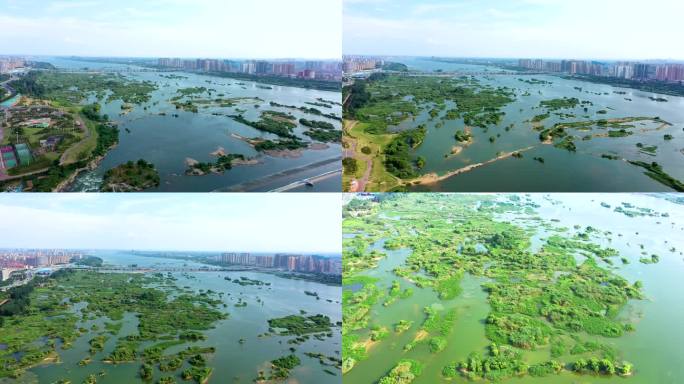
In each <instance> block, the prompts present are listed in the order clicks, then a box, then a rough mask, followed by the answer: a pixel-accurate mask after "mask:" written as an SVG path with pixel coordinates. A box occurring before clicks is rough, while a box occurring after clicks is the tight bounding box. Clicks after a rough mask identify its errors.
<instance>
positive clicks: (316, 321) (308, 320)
mask: <svg viewBox="0 0 684 384" xmlns="http://www.w3.org/2000/svg"><path fill="white" fill-rule="evenodd" d="M268 325H269V327H271V328H274V329H281V330H282V331H279V332H278V334H279V335H282V336H291V335H295V336H301V335H308V334H312V333H328V332H330V328H331V327H332V326H333V324H332V323H331V322H330V318H329V317H328V316H325V315H313V316H306V317H304V316H298V315H290V316H286V317H281V318H277V319H270V320H268Z"/></svg>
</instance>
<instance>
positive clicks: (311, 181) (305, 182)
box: [269, 169, 342, 192]
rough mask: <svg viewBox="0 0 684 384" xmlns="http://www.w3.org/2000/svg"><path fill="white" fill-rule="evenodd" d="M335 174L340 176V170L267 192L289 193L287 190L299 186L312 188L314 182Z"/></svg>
mask: <svg viewBox="0 0 684 384" xmlns="http://www.w3.org/2000/svg"><path fill="white" fill-rule="evenodd" d="M336 174H340V175H341V174H342V170H341V169H334V170H332V171H328V172H325V173H321V174H320V175H316V176H313V177H308V178H306V179H302V180H297V181H295V182H292V183H290V184H288V185H284V186H282V187H279V188H276V189H273V190H271V191H269V192H286V191H289V190H291V189H295V188H298V187H301V186H303V185H306V186H309V187H313V186H314V183H316V182H318V181H321V180H324V179H326V178H328V177H331V176H334V175H336Z"/></svg>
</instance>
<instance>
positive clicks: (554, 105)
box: [539, 97, 580, 111]
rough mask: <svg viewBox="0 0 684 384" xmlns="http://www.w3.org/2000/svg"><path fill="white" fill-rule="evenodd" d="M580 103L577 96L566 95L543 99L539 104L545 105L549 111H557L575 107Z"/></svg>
mask: <svg viewBox="0 0 684 384" xmlns="http://www.w3.org/2000/svg"><path fill="white" fill-rule="evenodd" d="M579 104H580V101H579V99H577V98H575V97H564V98H562V99H551V100H543V101H541V102H540V103H539V106H540V107H544V108H546V109H547V110H549V111H556V110H559V109H565V108H575V107H577V106H578V105H579Z"/></svg>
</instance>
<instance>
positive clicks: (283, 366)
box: [269, 355, 302, 380]
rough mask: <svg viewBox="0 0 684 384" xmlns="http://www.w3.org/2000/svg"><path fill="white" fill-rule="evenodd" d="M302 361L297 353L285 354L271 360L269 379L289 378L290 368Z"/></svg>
mask: <svg viewBox="0 0 684 384" xmlns="http://www.w3.org/2000/svg"><path fill="white" fill-rule="evenodd" d="M301 363H302V361H301V360H300V359H299V357H297V356H296V355H288V356H283V357H281V358H278V359H275V360H273V361H271V366H272V371H271V377H270V378H269V380H272V379H277V380H279V379H287V378H288V377H289V376H290V370H291V369H293V368H294V367H296V366H298V365H300V364H301Z"/></svg>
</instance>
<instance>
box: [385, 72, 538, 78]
mask: <svg viewBox="0 0 684 384" xmlns="http://www.w3.org/2000/svg"><path fill="white" fill-rule="evenodd" d="M384 73H392V74H398V75H402V76H411V77H461V76H466V77H469V76H530V75H547V74H548V73H546V72H510V71H496V72H494V71H479V72H460V71H454V72H388V71H385V72H384Z"/></svg>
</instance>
